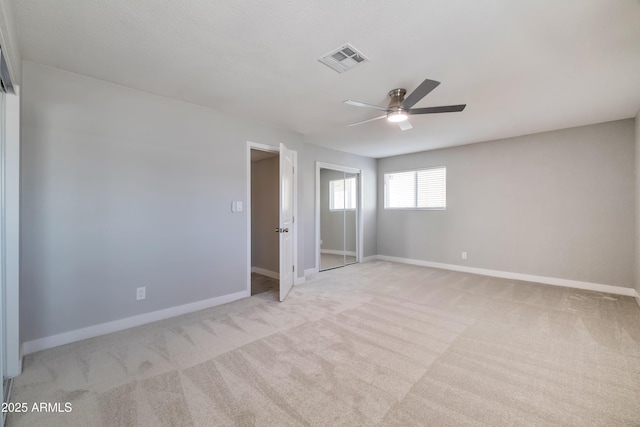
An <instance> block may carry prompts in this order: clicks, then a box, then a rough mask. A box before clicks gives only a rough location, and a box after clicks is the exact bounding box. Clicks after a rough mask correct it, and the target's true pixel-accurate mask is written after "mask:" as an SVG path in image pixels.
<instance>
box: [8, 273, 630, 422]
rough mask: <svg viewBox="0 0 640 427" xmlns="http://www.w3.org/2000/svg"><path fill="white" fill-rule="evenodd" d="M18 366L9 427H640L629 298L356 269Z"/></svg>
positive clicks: (503, 281) (53, 351) (476, 278)
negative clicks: (15, 407) (19, 406)
mask: <svg viewBox="0 0 640 427" xmlns="http://www.w3.org/2000/svg"><path fill="white" fill-rule="evenodd" d="M269 295H270V294H269V293H263V294H259V295H256V296H253V297H251V298H247V299H244V300H241V301H236V302H234V303H231V304H227V305H224V306H220V307H215V308H212V309H208V310H204V311H200V312H197V313H193V314H190V315H186V316H182V317H179V318H174V319H170V320H166V321H162V322H158V323H154V324H151V325H146V326H142V327H138V328H135V329H131V330H127V331H123V332H118V333H114V334H110V335H106V336H103V337H98V338H94V339H90V340H86V341H83V342H79V343H74V344H70V345H66V346H63V347H59V348H55V349H51V350H47V351H44V352H41V353H37V354H33V355H30V356H28V357H27V358H26V359H25V362H24V374H23V375H22V376H20V377H18V378H17V379H16V382H15V387H14V393H13V401H14V402H27V403H29V405H31V404H32V402H41V401H44V402H67V401H69V402H71V403H72V408H73V409H72V412H70V413H58V414H51V413H26V414H10V415H9V418H8V425H9V426H29V427H36V426H101V425H102V426H136V425H138V426H214V425H243V426H250V425H261V426H294V425H313V426H316V425H318V426H319V425H327V426H329V425H331V426H334V425H344V426H361V425H383V426H410V425H430V426H447V425H455V426H466V425H468V426H487V425H496V426H500V425H509V426H511V425H537V426H541V425H550V426H558V425H568V426H591V425H595V426H614V425H625V426H628V425H639V424H640V308H639V307H638V306H637V305H636V302H635V301H634V300H633V299H632V298H630V297H620V296H615V295H609V294H601V293H596V292H588V291H579V290H574V289H568V288H560V287H553V286H544V285H539V284H533V283H526V282H515V281H512V280H506V279H495V278H489V277H483V276H476V275H471V274H464V273H456V272H449V271H444V270H437V269H430V268H423V267H415V266H408V265H400V264H393V263H387V262H380V261H377V262H371V263H365V264H355V265H352V266H348V267H345V268H341V269H338V270H331V271H328V272H325V273H320V274H318V275H317V276H316V277H315V278H314V279H313V280H312V281H311V282H309V283H307V284H305V285H302V286H298V287H295V288H294V289H293V290H292V292H291V293H290V295H289V297H288V298H287V300H286V301H285V302H284V303H278V302H276V301H274V300H273V298H271V297H270V296H269Z"/></svg>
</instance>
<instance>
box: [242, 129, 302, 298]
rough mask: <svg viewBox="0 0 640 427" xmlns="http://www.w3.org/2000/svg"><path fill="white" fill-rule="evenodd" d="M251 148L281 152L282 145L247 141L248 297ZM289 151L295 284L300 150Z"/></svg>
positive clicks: (248, 287) (297, 281)
mask: <svg viewBox="0 0 640 427" xmlns="http://www.w3.org/2000/svg"><path fill="white" fill-rule="evenodd" d="M251 150H258V151H267V152H269V153H280V146H273V145H267V144H260V143H258V142H252V141H247V152H246V156H247V164H246V167H247V173H246V177H247V195H246V200H247V203H246V206H247V291H246V292H247V297H250V296H251ZM289 151H291V152H292V154H293V218H294V221H293V265H294V268H295V273H294V275H293V284H294V286H295V285H298V284H299V283H301V282H300V281H299V279H298V273H299V272H300V270H299V265H298V236H299V234H298V223H299V222H300V221H299V220H298V152H297V151H296V150H289ZM278 188H279V187H278ZM279 191H280V190H278V192H279ZM276 204H277V205H279V204H280V202H279V200H276ZM278 226H279V225H278V224H274V228H275V227H278ZM278 245H279V244H278Z"/></svg>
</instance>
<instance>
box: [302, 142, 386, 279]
mask: <svg viewBox="0 0 640 427" xmlns="http://www.w3.org/2000/svg"><path fill="white" fill-rule="evenodd" d="M316 161H319V162H325V163H333V164H336V165H340V166H347V167H352V168H355V169H361V170H362V188H361V191H362V192H363V199H364V202H363V207H362V215H363V221H362V223H363V224H362V226H363V228H364V231H363V238H364V243H363V246H364V248H363V253H364V256H365V257H367V256H373V255H376V254H377V253H378V247H377V235H376V233H377V227H376V222H377V211H376V210H377V189H376V169H377V163H376V160H375V159H370V158H368V157H362V156H357V155H355V154H348V153H344V152H341V151H336V150H331V149H328V148H324V147H320V146H318V145H313V144H306V145H305V153H304V159H303V161H302V162H299V163H298V165H299V167H300V169H301V170H302V174H303V176H302V180H303V182H302V188H303V192H304V194H305V197H304V202H303V205H302V209H301V214H302V221H303V224H302V225H303V228H304V235H305V236H307V241H308V242H313V241H314V240H315V237H313V236H315V232H316V226H315V224H316V223H315V192H316V183H315V182H316ZM316 248H317V246H316V245H315V243H314V244H307V245H305V248H304V249H305V256H304V259H305V262H306V266H305V268H307V269H310V268H317V267H318V266H317V265H315V263H316V258H315V256H316V255H315V254H316Z"/></svg>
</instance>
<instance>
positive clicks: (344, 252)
mask: <svg viewBox="0 0 640 427" xmlns="http://www.w3.org/2000/svg"><path fill="white" fill-rule="evenodd" d="M361 175H362V173H361V170H359V169H354V168H350V167H346V166H340V165H333V164H329V163H321V162H317V163H316V242H317V261H316V265H317V266H318V270H319V271H324V270H330V269H333V268H338V267H344V266H345V265H349V264H354V263H357V262H360V260H361V259H362V255H361V248H362V243H361V242H362V231H361V229H362V227H361V225H362V216H361V206H362V200H361V194H362V191H361Z"/></svg>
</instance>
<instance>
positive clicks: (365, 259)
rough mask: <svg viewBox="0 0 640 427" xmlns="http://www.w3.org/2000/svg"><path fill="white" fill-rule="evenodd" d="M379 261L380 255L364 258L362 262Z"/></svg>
mask: <svg viewBox="0 0 640 427" xmlns="http://www.w3.org/2000/svg"><path fill="white" fill-rule="evenodd" d="M377 259H379V258H378V255H371V256H366V257H364V258H362V262H371V261H375V260H377Z"/></svg>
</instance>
